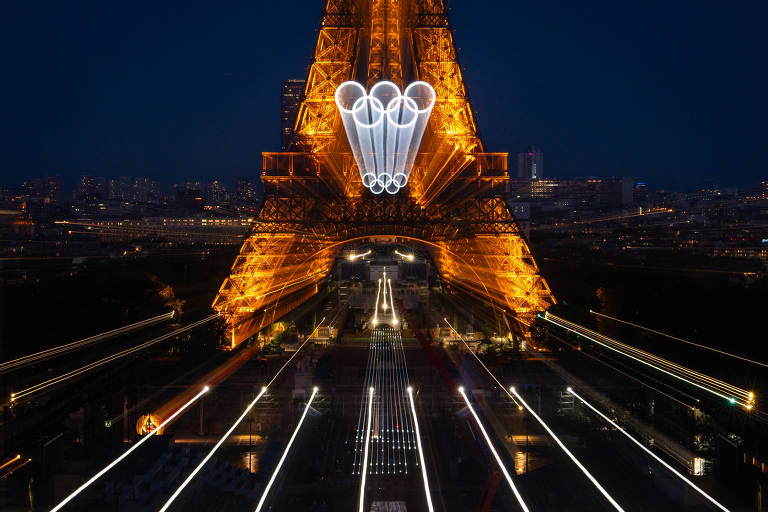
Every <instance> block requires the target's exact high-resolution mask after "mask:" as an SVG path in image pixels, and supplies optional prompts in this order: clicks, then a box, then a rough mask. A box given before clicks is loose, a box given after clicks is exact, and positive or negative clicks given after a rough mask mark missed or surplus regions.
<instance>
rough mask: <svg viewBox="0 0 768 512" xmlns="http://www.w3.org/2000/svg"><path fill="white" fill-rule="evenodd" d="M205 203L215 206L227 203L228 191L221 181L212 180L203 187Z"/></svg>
mask: <svg viewBox="0 0 768 512" xmlns="http://www.w3.org/2000/svg"><path fill="white" fill-rule="evenodd" d="M205 201H206V203H207V204H210V205H216V204H222V203H226V202H228V201H229V190H228V188H227V185H226V184H224V182H223V181H221V180H213V181H211V182H210V183H208V184H207V185H206V186H205Z"/></svg>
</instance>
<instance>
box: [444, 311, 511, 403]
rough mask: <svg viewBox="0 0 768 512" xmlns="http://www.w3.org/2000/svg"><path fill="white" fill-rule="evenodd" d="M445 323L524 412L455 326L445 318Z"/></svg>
mask: <svg viewBox="0 0 768 512" xmlns="http://www.w3.org/2000/svg"><path fill="white" fill-rule="evenodd" d="M443 322H445V324H446V325H447V326H448V327H449V328H450V329H451V331H452V332H453V333H454V334H455V335H456V336H458V337H459V339H460V340H461V342H462V343H463V344H464V346H465V347H466V348H467V350H468V351H469V353H470V354H472V355H473V356H474V357H475V359H476V360H477V362H478V363H480V366H482V367H483V369H485V371H486V372H488V375H490V376H491V378H492V379H493V380H494V382H496V384H497V385H498V386H499V388H500V389H501V390H503V391H504V393H506V394H507V396H508V397H509V398H510V400H512V401H513V402H514V403H515V405H516V406H517V409H518V410H520V411H522V410H523V406H522V405H520V404H519V403H518V402H517V400H515V397H514V396H512V395H511V394H510V393H509V391H507V388H506V387H504V386H503V385H502V384H501V382H499V379H497V378H496V376H495V375H494V374H493V372H491V370H490V369H488V367H487V366H485V364H484V363H483V361H481V360H480V358H479V357H478V356H477V354H475V352H474V351H473V350H472V349H471V348H470V347H469V345H467V342H466V340H465V339H464V336H462V335H461V334H459V332H458V331H457V330H456V329H454V328H453V326H452V325H451V324H449V323H448V320H446V319H445V318H443Z"/></svg>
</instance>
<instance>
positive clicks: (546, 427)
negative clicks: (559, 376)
mask: <svg viewBox="0 0 768 512" xmlns="http://www.w3.org/2000/svg"><path fill="white" fill-rule="evenodd" d="M509 390H510V391H512V393H514V395H515V396H516V397H517V398H518V400H520V402H521V403H522V404H523V406H524V407H525V408H526V409H527V410H528V412H529V413H531V416H533V417H534V418H536V421H538V422H539V424H540V425H541V426H542V427H544V430H546V431H547V433H548V434H549V435H550V436H551V437H552V439H554V440H555V442H556V443H557V445H558V446H559V447H560V449H562V450H563V452H565V454H566V455H567V456H568V458H570V459H571V460H572V461H573V463H574V464H576V466H578V468H579V469H580V470H581V472H582V473H584V475H586V477H587V478H589V481H590V482H592V484H593V485H594V486H595V487H597V490H598V491H600V493H601V494H602V495H603V496H605V499H607V500H608V502H609V503H610V504H611V505H613V507H614V508H615V509H616V510H619V511H623V510H624V509H623V508H621V505H619V504H618V503H617V502H616V500H614V499H613V498H612V497H611V495H610V494H608V491H606V490H605V488H603V486H602V485H600V482H598V481H597V479H595V477H594V476H592V473H590V472H589V470H587V468H585V467H584V465H583V464H582V463H581V462H579V459H577V458H576V456H575V455H574V454H572V453H571V451H570V450H569V449H568V448H566V447H565V445H564V444H563V442H562V441H560V438H559V437H557V436H556V435H555V433H554V432H553V431H552V429H551V428H549V425H547V424H546V423H544V420H542V419H541V418H540V417H539V415H538V414H536V412H534V410H533V409H531V407H530V406H529V405H528V404H527V403H526V402H525V400H523V397H521V396H520V394H519V393H518V392H517V391H516V390H515V388H514V387H511V388H509Z"/></svg>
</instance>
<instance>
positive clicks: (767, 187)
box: [760, 180, 768, 199]
mask: <svg viewBox="0 0 768 512" xmlns="http://www.w3.org/2000/svg"><path fill="white" fill-rule="evenodd" d="M760 197H762V198H763V199H768V180H763V181H761V182H760Z"/></svg>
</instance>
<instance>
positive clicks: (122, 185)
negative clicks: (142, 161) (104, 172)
mask: <svg viewBox="0 0 768 512" xmlns="http://www.w3.org/2000/svg"><path fill="white" fill-rule="evenodd" d="M109 200H110V201H120V202H121V203H126V202H129V201H133V182H132V181H131V178H130V177H129V176H120V177H119V178H112V179H111V180H109Z"/></svg>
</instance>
